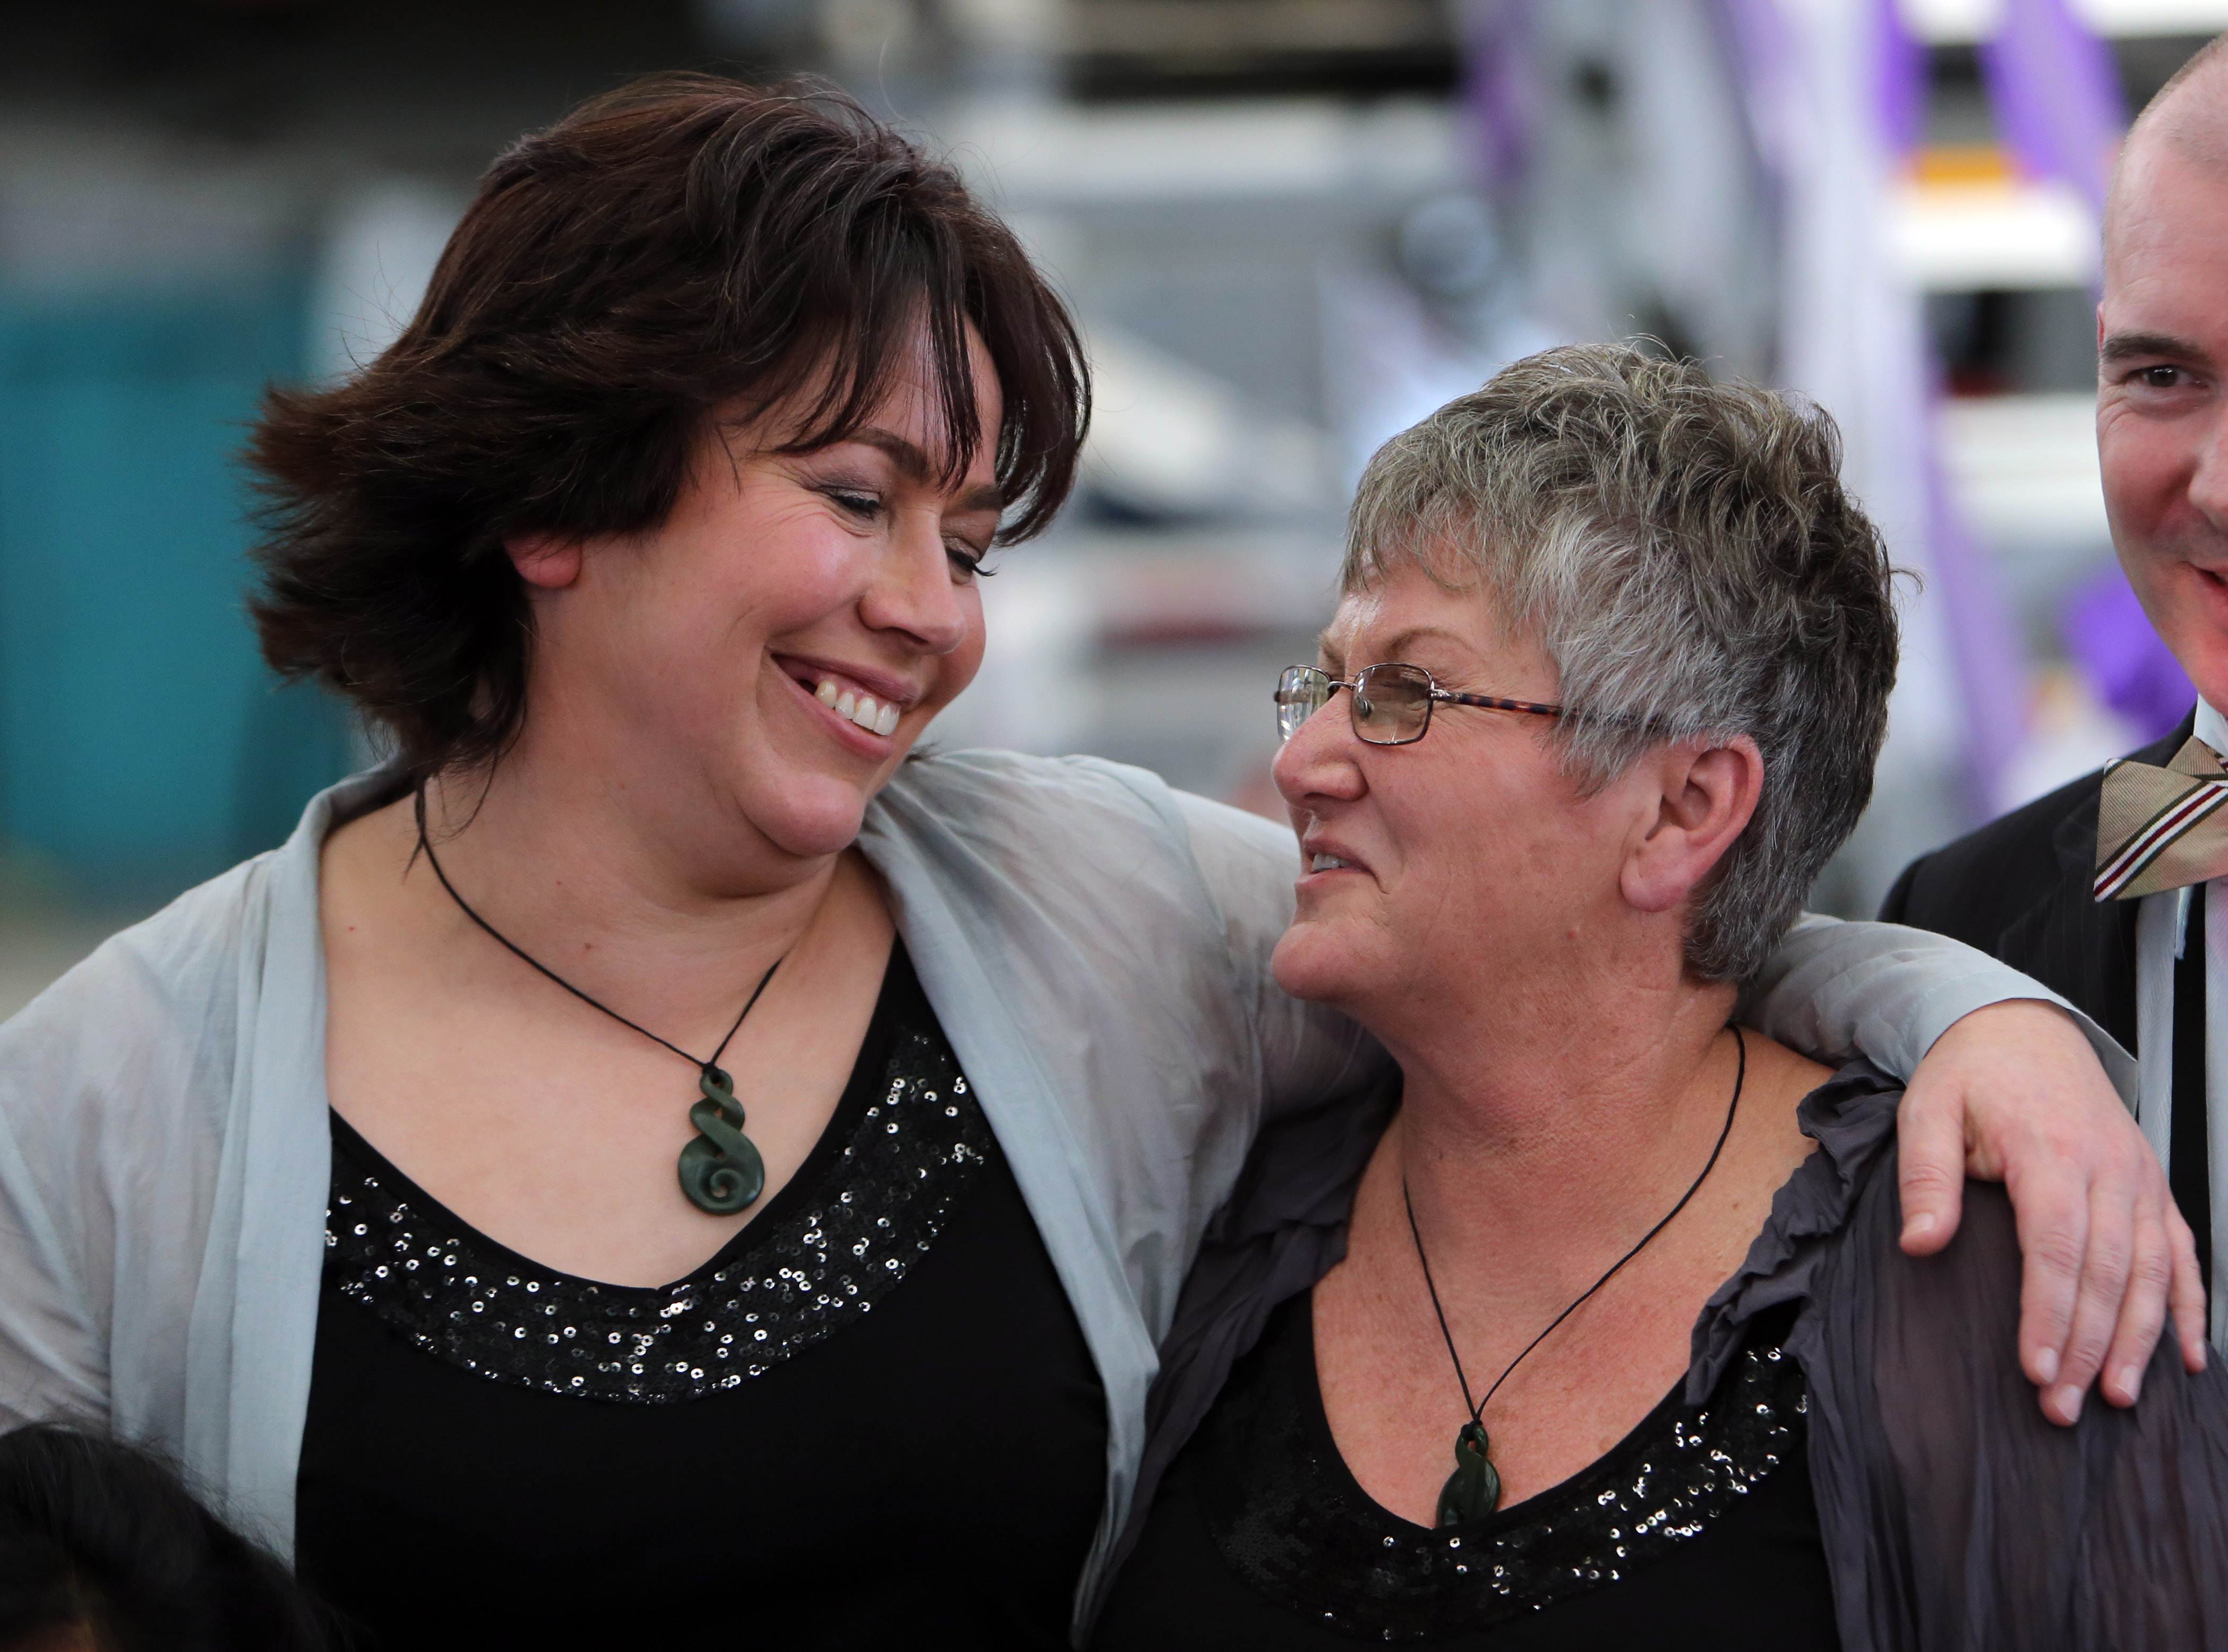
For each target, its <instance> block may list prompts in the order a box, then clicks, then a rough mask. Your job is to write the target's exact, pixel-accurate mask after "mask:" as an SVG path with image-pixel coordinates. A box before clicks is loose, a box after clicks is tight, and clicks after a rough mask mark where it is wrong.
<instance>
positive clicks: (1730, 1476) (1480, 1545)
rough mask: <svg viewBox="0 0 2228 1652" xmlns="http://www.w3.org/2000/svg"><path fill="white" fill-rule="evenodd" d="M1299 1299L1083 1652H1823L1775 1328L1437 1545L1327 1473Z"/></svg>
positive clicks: (1823, 1601) (1825, 1643)
mask: <svg viewBox="0 0 2228 1652" xmlns="http://www.w3.org/2000/svg"><path fill="white" fill-rule="evenodd" d="M1312 1301H1313V1294H1312V1292H1309V1293H1303V1294H1302V1295H1301V1296H1299V1297H1296V1298H1293V1299H1292V1300H1291V1301H1290V1302H1288V1303H1286V1304H1284V1306H1282V1307H1281V1308H1279V1309H1278V1310H1277V1312H1276V1314H1275V1316H1274V1317H1272V1318H1271V1321H1270V1324H1269V1327H1268V1330H1267V1332H1266V1334H1265V1335H1264V1337H1263V1339H1262V1342H1261V1344H1260V1345H1259V1346H1258V1348H1256V1349H1254V1351H1253V1352H1252V1354H1251V1355H1247V1356H1246V1358H1245V1359H1244V1360H1242V1361H1241V1362H1239V1365H1238V1366H1237V1368H1235V1369H1234V1370H1233V1371H1232V1375H1231V1378H1230V1381H1229V1382H1228V1384H1227V1386H1226V1387H1225V1388H1224V1390H1223V1393H1222V1395H1221V1398H1220V1400H1218V1401H1217V1402H1216V1404H1215V1406H1214V1409H1213V1411H1212V1412H1210V1413H1208V1416H1207V1420H1206V1422H1205V1423H1204V1424H1203V1425H1202V1426H1201V1427H1200V1432H1199V1433H1198V1434H1197V1436H1195V1437H1194V1439H1193V1441H1192V1442H1191V1444H1190V1445H1189V1446H1188V1447H1187V1448H1186V1450H1185V1451H1184V1453H1183V1454H1182V1456H1181V1457H1178V1458H1177V1460H1176V1462H1175V1464H1174V1465H1173V1466H1172V1467H1171V1469H1170V1470H1169V1472H1168V1478H1167V1479H1166V1480H1165V1481H1164V1482H1163V1483H1162V1488H1161V1493H1160V1496H1159V1499H1158V1501H1157V1502H1156V1504H1155V1506H1154V1508H1153V1511H1152V1514H1151V1516H1150V1518H1149V1521H1147V1523H1146V1525H1145V1528H1144V1530H1143V1534H1142V1537H1141V1539H1140V1540H1139V1543H1138V1546H1137V1547H1136V1551H1135V1553H1133V1554H1132V1555H1131V1557H1130V1562H1129V1564H1128V1565H1127V1566H1125V1567H1124V1571H1123V1572H1122V1575H1121V1577H1120V1578H1119V1579H1117V1582H1116V1584H1115V1586H1114V1590H1113V1592H1112V1595H1111V1598H1110V1600H1109V1603H1108V1605H1107V1608H1106V1611H1105V1612H1104V1616H1103V1617H1101V1619H1100V1623H1099V1629H1098V1635H1097V1637H1096V1639H1095V1641H1094V1642H1093V1644H1094V1646H1095V1647H1096V1648H1097V1649H1098V1652H1130V1649H1138V1652H1143V1649H1147V1648H1150V1649H1153V1652H1176V1649H1185V1648H1200V1649H1206V1648H1210V1647H1213V1648H1224V1647H1232V1646H1276V1647H1280V1648H1290V1649H1306V1648H1333V1647H1351V1646H1352V1645H1354V1642H1357V1641H1369V1642H1379V1643H1386V1642H1392V1643H1400V1644H1406V1645H1411V1646H1424V1647H1433V1648H1470V1647H1481V1648H1482V1647H1490V1648H1495V1649H1505V1648H1532V1647H1539V1648H1547V1647H1553V1648H1557V1649H1577V1648H1600V1649H1605V1652H1606V1649H1611V1648H1615V1649H1624V1648H1629V1647H1641V1646H1644V1647H1648V1648H1650V1649H1661V1648H1666V1647H1681V1646H1686V1645H1688V1644H1693V1645H1697V1646H1707V1647H1711V1648H1713V1649H1717V1652H1723V1649H1726V1648H1732V1647H1745V1646H1770V1647H1773V1648H1804V1649H1808V1648H1829V1647H1834V1646H1836V1645H1838V1644H1839V1642H1838V1640H1837V1639H1836V1637H1835V1635H1834V1624H1833V1600H1832V1594H1831V1591H1830V1587H1829V1585H1828V1579H1827V1572H1826V1564H1825V1555H1824V1550H1823V1547H1822V1546H1821V1542H1820V1540H1819V1534H1818V1522H1817V1512H1816V1509H1815V1506H1814V1504H1813V1503H1812V1501H1811V1496H1810V1489H1809V1476H1808V1472H1807V1463H1806V1458H1805V1452H1804V1413H1805V1411H1806V1409H1807V1406H1806V1400H1805V1394H1804V1385H1803V1379H1802V1369H1801V1368H1800V1367H1799V1366H1798V1365H1797V1364H1796V1362H1795V1360H1794V1359H1793V1358H1792V1357H1791V1356H1789V1355H1787V1354H1785V1353H1784V1352H1783V1349H1782V1348H1781V1346H1780V1343H1781V1340H1782V1334H1783V1329H1784V1323H1785V1322H1784V1320H1783V1319H1782V1320H1781V1321H1780V1322H1779V1323H1778V1324H1777V1325H1773V1326H1770V1327H1766V1328H1764V1333H1763V1334H1762V1335H1761V1336H1759V1337H1758V1338H1757V1339H1756V1340H1753V1341H1751V1343H1750V1344H1749V1345H1748V1346H1747V1347H1746V1348H1745V1349H1744V1350H1743V1352H1742V1353H1741V1355H1739V1357H1738V1359H1737V1360H1736V1361H1735V1362H1734V1364H1733V1366H1732V1370H1731V1372H1730V1373H1729V1375H1727V1376H1726V1378H1725V1381H1723V1382H1722V1383H1721V1384H1720V1385H1719V1388H1718V1390H1717V1392H1716V1393H1714V1394H1713V1395H1712V1396H1711V1397H1710V1399H1709V1400H1708V1402H1707V1403H1706V1404H1704V1405H1701V1406H1691V1405H1688V1404H1687V1402H1686V1400H1685V1399H1684V1397H1683V1387H1684V1385H1683V1383H1682V1385H1681V1388H1680V1389H1677V1390H1674V1392H1673V1393H1672V1394H1670V1395H1668V1396H1667V1397H1666V1398H1665V1400H1663V1402H1662V1403H1661V1405H1659V1406H1656V1408H1655V1410H1654V1411H1653V1412H1651V1413H1649V1415H1648V1416H1647V1418H1645V1419H1643V1420H1642V1422H1641V1423H1640V1424H1639V1425H1638V1426H1636V1427H1635V1428H1634V1429H1633V1430H1632V1432H1630V1433H1629V1435H1627V1436H1626V1438H1624V1439H1623V1441H1622V1442H1620V1443H1619V1444H1618V1445H1617V1446H1615V1447H1614V1448H1613V1449H1612V1450H1610V1451H1609V1452H1608V1454H1607V1455H1605V1456H1604V1457H1601V1458H1600V1459H1599V1460H1598V1461H1597V1462H1595V1463H1594V1464H1591V1465H1590V1466H1589V1467H1587V1468H1586V1469H1585V1470H1581V1471H1580V1472H1579V1473H1578V1474H1577V1475H1574V1476H1573V1477H1571V1478H1570V1479H1568V1480H1566V1481H1565V1482H1563V1483H1561V1484H1559V1485H1557V1486H1554V1487H1552V1488H1550V1489H1547V1490H1546V1491H1544V1492H1541V1493H1540V1494H1539V1495H1538V1496H1533V1497H1529V1498H1527V1499H1526V1500H1525V1501H1524V1502H1521V1503H1518V1504H1515V1505H1514V1506H1512V1507H1510V1508H1502V1509H1500V1510H1497V1511H1495V1513H1494V1514H1493V1515H1490V1516H1489V1517H1488V1518H1486V1519H1484V1520H1481V1521H1473V1522H1470V1523H1469V1524H1466V1525H1463V1526H1460V1527H1455V1528H1439V1529H1436V1530H1435V1529H1431V1528H1425V1527H1421V1526H1417V1525H1413V1524H1412V1523H1411V1522H1409V1521H1405V1520H1402V1519H1400V1518H1399V1516H1397V1515H1393V1514H1390V1513H1388V1512H1387V1511H1386V1509H1384V1508H1381V1507H1380V1505H1379V1504H1378V1503H1377V1502H1375V1501H1374V1500H1373V1499H1372V1498H1371V1497H1370V1496H1369V1495H1368V1494H1367V1492H1365V1491H1364V1490H1363V1489H1361V1487H1360V1484H1359V1483H1357V1482H1356V1481H1355V1480H1354V1476H1353V1475H1352V1473H1351V1472H1350V1471H1348V1469H1347V1467H1346V1464H1345V1462H1344V1460H1343V1459H1342V1458H1341V1457H1340V1456H1339V1453H1338V1448H1337V1445H1336V1444H1335V1442H1334V1440H1333V1438H1332V1437H1331V1432H1330V1426H1329V1423H1328V1419H1326V1418H1325V1416H1324V1414H1323V1408H1322V1390H1321V1388H1320V1387H1318V1386H1317V1383H1316V1368H1315V1339H1314V1335H1313V1329H1312V1318H1311V1311H1312ZM1459 1420H1460V1418H1459V1415H1457V1416H1456V1417H1455V1419H1454V1421H1459ZM1453 1432H1454V1430H1453V1425H1452V1422H1450V1425H1449V1428H1448V1437H1449V1441H1450V1445H1451V1441H1452V1438H1453Z"/></svg>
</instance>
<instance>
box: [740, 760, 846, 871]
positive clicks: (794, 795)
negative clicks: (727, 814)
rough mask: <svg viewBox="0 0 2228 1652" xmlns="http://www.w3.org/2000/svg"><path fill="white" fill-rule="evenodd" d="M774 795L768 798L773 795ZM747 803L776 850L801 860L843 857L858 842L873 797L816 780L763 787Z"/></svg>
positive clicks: (756, 788) (754, 822)
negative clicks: (839, 855)
mask: <svg viewBox="0 0 2228 1652" xmlns="http://www.w3.org/2000/svg"><path fill="white" fill-rule="evenodd" d="M769 791H771V793H772V794H771V795H768V792H769ZM750 792H755V793H757V794H758V795H756V796H752V795H751V794H750V793H748V792H746V794H744V796H743V797H742V799H741V802H742V806H743V812H744V813H745V814H746V815H747V816H748V817H749V819H750V821H751V823H752V825H753V826H757V827H758V829H759V832H760V833H761V834H762V835H763V836H764V837H765V839H766V840H767V841H768V842H770V843H771V844H772V845H774V847H775V848H777V849H778V850H780V851H781V852H783V853H784V854H789V855H794V856H796V857H797V858H798V859H800V860H817V859H822V858H825V857H827V856H829V855H836V854H841V853H842V852H843V851H844V850H846V849H848V848H849V847H850V846H851V845H853V844H854V843H855V842H857V841H858V838H859V829H860V827H861V825H863V824H864V822H865V820H866V816H867V804H868V801H869V800H870V797H871V794H868V793H862V792H861V791H860V789H859V788H857V787H856V786H855V785H853V784H850V783H849V782H847V781H838V780H833V779H829V778H828V777H825V776H819V775H816V776H812V777H810V778H806V779H800V780H798V781H795V782H793V783H791V784H788V785H784V786H780V787H778V788H766V787H765V786H764V785H763V783H761V784H760V785H758V786H753V787H752V788H750Z"/></svg>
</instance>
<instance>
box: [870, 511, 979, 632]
mask: <svg viewBox="0 0 2228 1652" xmlns="http://www.w3.org/2000/svg"><path fill="white" fill-rule="evenodd" d="M860 608H861V616H862V617H863V618H864V619H865V620H866V622H867V624H868V626H869V627H870V628H874V629H875V630H878V631H883V630H887V631H902V632H904V633H905V634H906V635H907V636H910V637H912V639H913V640H914V641H916V642H917V643H918V644H919V646H920V647H921V648H923V649H924V650H925V651H926V652H927V653H929V654H950V653H951V652H952V651H953V650H954V649H955V648H957V647H959V645H960V644H961V643H962V642H963V641H965V640H966V636H967V615H968V609H967V603H966V601H965V599H964V596H963V594H962V590H961V587H960V584H959V582H958V581H957V580H956V579H954V578H953V577H952V571H951V553H950V552H949V551H947V550H946V549H945V548H944V534H943V532H942V529H941V527H940V526H939V525H938V523H937V522H936V521H935V520H934V519H933V515H932V513H921V514H920V515H918V516H915V515H908V516H906V518H903V519H901V520H900V523H899V526H898V531H897V533H895V534H893V536H892V538H891V539H890V544H889V550H888V552H887V554H886V555H884V556H883V557H882V558H881V561H880V565H879V566H878V567H877V568H876V569H875V571H874V583H873V584H870V585H869V586H868V588H867V593H866V596H865V597H864V598H863V599H862V600H861V604H860Z"/></svg>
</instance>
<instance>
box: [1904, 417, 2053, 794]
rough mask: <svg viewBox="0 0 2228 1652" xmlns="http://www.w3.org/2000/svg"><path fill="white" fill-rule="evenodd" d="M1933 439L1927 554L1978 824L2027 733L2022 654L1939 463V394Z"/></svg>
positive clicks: (1998, 587)
mask: <svg viewBox="0 0 2228 1652" xmlns="http://www.w3.org/2000/svg"><path fill="white" fill-rule="evenodd" d="M1927 424H1928V427H1929V428H1930V430H1931V431H1932V432H1933V440H1932V442H1931V443H1930V446H1929V448H1928V450H1927V463H1926V516H1927V523H1926V527H1927V533H1926V551H1927V557H1928V560H1929V561H1930V564H1931V570H1932V576H1933V585H1934V590H1935V594H1936V596H1937V597H1938V598H1939V599H1940V601H1941V603H1942V617H1943V629H1944V630H1945V631H1946V632H1947V633H1948V635H1949V641H1950V664H1951V666H1952V667H1953V669H1954V670H1955V672H1956V679H1957V686H1958V687H1959V689H1960V690H1962V692H1963V695H1964V701H1965V719H1966V736H1965V753H1966V758H1967V761H1968V762H1969V765H1970V769H1969V774H1970V776H1971V779H1970V789H1971V797H1972V803H1973V807H1974V808H1975V810H1976V811H1977V818H1978V819H1980V820H1987V819H1988V817H1989V816H1991V815H1993V814H1994V813H1997V812H1998V811H1999V810H2000V809H2001V807H2003V799H2002V795H2001V786H2002V784H2003V780H2004V776H2005V775H2006V773H2007V771H2008V770H2009V769H2010V768H2011V765H2012V762H2013V761H2014V759H2015V758H2016V757H2017V756H2018V755H2019V750H2020V746H2021V745H2022V744H2024V743H2025V742H2026V733H2027V711H2028V697H2029V686H2028V684H2029V678H2028V668H2027V660H2026V648H2025V647H2024V646H2023V645H2022V641H2021V639H2020V634H2019V626H2018V622H2016V621H2015V620H2014V617H2013V616H2012V609H2011V604H2010V603H2009V602H2008V601H2007V600H2006V598H2005V596H2004V591H2003V584H2002V581H2001V578H2000V577H1998V574H1997V571H1996V568H1995V564H1994V563H1993V562H1991V561H1990V560H1989V558H1988V552H1987V551H1986V550H1985V549H1984V548H1983V547H1982V545H1980V544H1979V543H1978V542H1977V541H1976V540H1975V539H1974V537H1973V533H1972V531H1971V529H1970V528H1969V526H1967V524H1966V521H1965V518H1964V515H1963V513H1962V512H1961V511H1959V509H1958V508H1957V505H1956V501H1955V500H1954V499H1952V498H1951V496H1950V479H1949V477H1948V475H1945V474H1944V471H1943V464H1942V452H1941V446H1942V418H1941V412H1940V395H1939V392H1938V391H1937V393H1936V394H1935V395H1934V396H1931V397H1930V398H1929V399H1928V405H1927Z"/></svg>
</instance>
